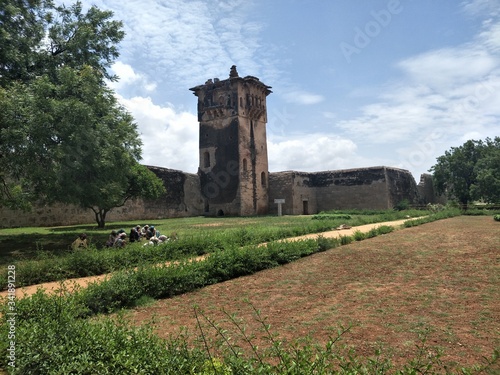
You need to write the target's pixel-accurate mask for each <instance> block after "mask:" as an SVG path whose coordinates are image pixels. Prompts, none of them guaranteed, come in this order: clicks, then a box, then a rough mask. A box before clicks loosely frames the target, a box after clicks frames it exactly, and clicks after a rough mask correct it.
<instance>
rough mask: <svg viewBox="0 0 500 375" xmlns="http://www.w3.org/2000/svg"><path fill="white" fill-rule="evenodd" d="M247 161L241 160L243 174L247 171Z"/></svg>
mask: <svg viewBox="0 0 500 375" xmlns="http://www.w3.org/2000/svg"><path fill="white" fill-rule="evenodd" d="M247 168H248V166H247V159H243V172H246V171H247Z"/></svg>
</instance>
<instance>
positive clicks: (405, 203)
mask: <svg viewBox="0 0 500 375" xmlns="http://www.w3.org/2000/svg"><path fill="white" fill-rule="evenodd" d="M408 208H410V201H409V200H408V199H403V200H401V201H399V202H398V203H397V204H396V205H395V206H394V209H395V210H396V211H404V210H407V209H408Z"/></svg>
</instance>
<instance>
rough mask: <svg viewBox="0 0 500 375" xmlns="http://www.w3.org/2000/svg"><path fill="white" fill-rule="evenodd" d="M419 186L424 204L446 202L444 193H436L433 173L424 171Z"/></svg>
mask: <svg viewBox="0 0 500 375" xmlns="http://www.w3.org/2000/svg"><path fill="white" fill-rule="evenodd" d="M417 188H418V192H419V194H420V197H421V203H422V204H427V203H432V204H436V203H440V204H446V201H447V199H446V197H445V196H444V195H439V194H436V192H435V190H434V184H433V182H432V175H431V174H428V173H424V174H422V175H420V182H419V183H418V185H417Z"/></svg>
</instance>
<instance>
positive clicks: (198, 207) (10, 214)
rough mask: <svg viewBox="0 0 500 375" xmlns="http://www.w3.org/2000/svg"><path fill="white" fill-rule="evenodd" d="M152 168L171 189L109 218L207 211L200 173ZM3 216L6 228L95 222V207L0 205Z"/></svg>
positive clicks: (113, 212)
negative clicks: (12, 207)
mask: <svg viewBox="0 0 500 375" xmlns="http://www.w3.org/2000/svg"><path fill="white" fill-rule="evenodd" d="M148 168H149V169H150V170H152V171H153V172H154V173H155V174H156V175H157V176H158V177H159V178H161V179H162V180H163V183H164V185H165V188H166V190H167V193H166V194H165V195H164V196H162V197H160V198H159V199H156V200H143V199H133V200H129V201H128V202H127V203H126V204H125V206H123V207H118V208H114V209H113V210H111V211H110V212H109V213H108V215H107V217H106V221H107V222H112V221H121V220H137V221H144V220H149V219H162V218H168V217H188V216H197V215H201V214H202V213H203V200H202V199H201V194H200V182H199V178H198V175H196V174H190V173H184V172H181V171H177V170H172V169H167V168H159V167H150V166H148ZM0 220H1V221H0V227H3V228H9V227H24V226H33V227H36V226H61V225H74V224H91V223H95V218H94V213H93V211H92V210H90V209H87V210H85V209H82V208H79V207H76V206H73V205H63V204H54V205H50V206H39V207H35V208H34V209H33V210H32V211H31V212H22V211H14V210H9V209H0Z"/></svg>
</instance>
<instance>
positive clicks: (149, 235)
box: [71, 224, 177, 250]
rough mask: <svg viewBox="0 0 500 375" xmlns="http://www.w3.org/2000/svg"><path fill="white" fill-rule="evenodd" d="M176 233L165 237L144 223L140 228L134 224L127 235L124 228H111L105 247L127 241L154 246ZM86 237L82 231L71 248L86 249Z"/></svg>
mask: <svg viewBox="0 0 500 375" xmlns="http://www.w3.org/2000/svg"><path fill="white" fill-rule="evenodd" d="M176 239H177V234H176V233H175V232H174V233H172V234H171V235H170V237H167V236H165V235H163V234H161V233H160V231H159V230H157V229H156V228H155V227H154V225H147V224H146V225H144V226H143V227H142V228H141V226H140V225H136V226H135V227H133V228H132V229H131V230H130V233H129V234H128V235H127V232H125V229H120V230H112V231H111V234H110V235H109V238H108V241H106V247H125V245H126V244H127V243H132V242H144V245H143V246H154V245H158V244H160V243H163V242H167V241H170V240H176ZM88 245H89V243H88V239H87V235H86V234H85V233H82V234H80V235H79V236H78V238H77V239H76V240H75V241H73V243H72V244H71V248H72V249H73V250H77V249H86V248H87V247H88Z"/></svg>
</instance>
